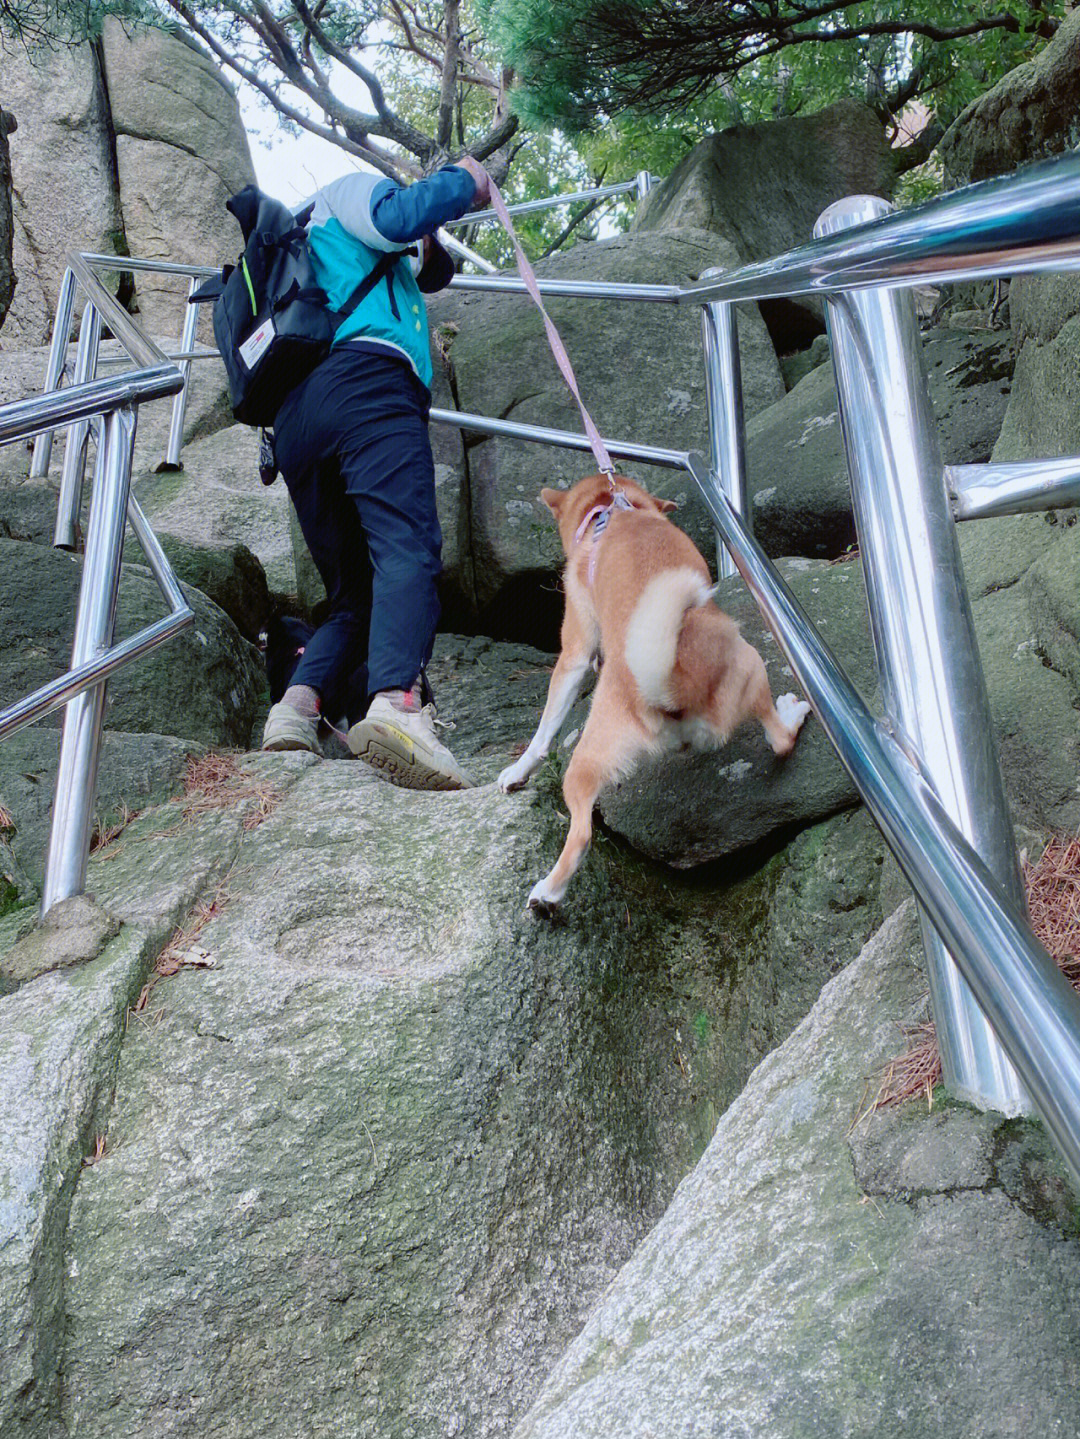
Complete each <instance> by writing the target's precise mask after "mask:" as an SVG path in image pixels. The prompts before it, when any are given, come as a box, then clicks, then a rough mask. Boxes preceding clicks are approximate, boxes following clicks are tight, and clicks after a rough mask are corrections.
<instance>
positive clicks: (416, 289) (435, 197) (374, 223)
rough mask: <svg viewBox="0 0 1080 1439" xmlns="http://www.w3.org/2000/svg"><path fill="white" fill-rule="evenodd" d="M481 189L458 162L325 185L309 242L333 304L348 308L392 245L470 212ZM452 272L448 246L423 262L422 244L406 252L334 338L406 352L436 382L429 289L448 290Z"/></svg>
mask: <svg viewBox="0 0 1080 1439" xmlns="http://www.w3.org/2000/svg"><path fill="white" fill-rule="evenodd" d="M475 194H476V182H475V180H474V179H473V178H472V176H471V175H470V174H469V172H468V171H467V170H462V169H460V168H459V167H458V166H456V165H447V166H446V167H445V169H442V170H439V171H438V172H437V173H436V174H434V175H431V176H429V178H428V179H426V180H418V181H417V182H416V183H415V184H414V185H408V186H401V185H396V184H394V182H393V181H392V180H384V179H382V178H381V177H380V176H378V175H370V174H365V173H363V172H360V171H357V172H356V173H355V174H352V175H343V176H342V177H341V179H339V180H334V181H332V182H331V183H330V184H329V185H326V186H324V187H323V189H321V190H320V191H319V192H318V194H317V195H316V196H315V197H314V203H315V208H314V210H313V211H312V215H311V220H310V221H309V223H308V248H309V250H310V252H311V258H312V262H313V264H314V266H315V275H316V278H317V280H318V283H319V284H320V285H321V286H322V288H323V289H324V290H325V291H326V294H327V297H328V299H329V301H330V305H331V307H332V308H334V309H340V308H341V307H342V306H343V305H344V304H345V302H346V301H347V300H348V298H349V296H350V295H351V294H352V293H353V291H354V290H355V289H356V287H357V285H359V284H360V283H361V281H362V280H363V279H364V278H365V277H366V276H367V275H368V274H370V272H371V271H372V270H373V269H374V268H375V266H376V265H377V264H378V263H379V261H380V260H381V259H382V257H383V255H384V254H385V253H386V252H387V251H393V250H403V249H405V248H406V247H407V246H410V245H412V246H414V247H415V245H416V242H417V241H418V240H421V239H422V238H423V237H424V236H425V235H430V234H431V233H432V231H434V230H436V229H437V228H438V227H439V226H440V225H443V224H445V223H446V222H447V220H456V219H458V218H460V216H462V215H464V213H465V212H466V210H467V209H468V208H469V206H470V205H471V204H472V201H473V197H474V196H475ZM420 253H422V252H420ZM452 274H453V266H452V265H451V264H450V262H449V258H448V256H447V255H446V253H445V251H443V250H441V249H440V250H437V251H436V258H435V260H434V262H432V263H429V264H428V265H427V266H426V267H423V268H421V265H420V261H419V258H418V256H417V252H416V250H415V249H414V252H413V254H412V256H409V255H403V256H402V258H401V259H400V260H398V261H397V263H396V264H395V265H394V267H393V269H392V270H391V272H390V274H389V275H388V276H387V279H386V281H385V282H382V281H380V283H379V284H377V285H376V286H375V288H374V289H373V290H372V291H371V293H370V294H369V295H368V296H367V297H366V298H365V299H364V300H363V301H362V302H361V303H360V305H358V306H357V308H356V310H354V311H353V313H352V314H351V315H350V316H349V317H348V319H346V320H345V321H344V322H343V323H342V324H341V326H340V328H339V329H338V331H337V334H336V335H335V336H334V344H335V345H340V344H341V343H343V342H344V341H346V340H350V341H354V342H357V341H359V342H362V343H363V348H365V349H371V350H374V351H376V352H378V351H385V352H388V353H390V354H395V355H397V356H399V357H401V358H404V359H405V360H407V361H408V363H409V364H410V365H411V366H412V368H413V370H414V371H415V373H416V375H417V378H418V379H420V380H421V381H422V382H423V383H424V384H425V385H427V386H428V387H429V388H430V386H431V353H430V347H429V344H428V327H427V310H426V308H425V306H424V297H423V295H422V294H421V289H423V290H427V291H431V290H437V289H441V288H442V286H443V285H445V284H447V283H448V282H449V279H450V276H451V275H452Z"/></svg>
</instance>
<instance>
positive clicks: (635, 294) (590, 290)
mask: <svg viewBox="0 0 1080 1439" xmlns="http://www.w3.org/2000/svg"><path fill="white" fill-rule="evenodd" d="M537 285H538V286H539V288H540V293H541V295H564V296H566V297H567V298H569V299H575V300H643V301H645V302H646V303H647V304H654V305H655V304H659V305H677V304H678V303H679V301H680V299H681V298H682V296H683V295H684V294H685V291H683V290H682V289H680V287H679V286H678V285H630V284H625V285H616V284H609V283H607V282H606V281H601V280H538V281H537ZM449 288H450V289H452V290H484V291H486V292H487V293H489V294H493V295H527V294H528V293H529V292H528V290H526V288H525V281H524V280H519V279H517V278H516V277H515V276H513V275H455V276H454V278H453V279H452V280H451V281H450V286H449Z"/></svg>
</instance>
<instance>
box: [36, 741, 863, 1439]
mask: <svg viewBox="0 0 1080 1439" xmlns="http://www.w3.org/2000/svg"><path fill="white" fill-rule="evenodd" d="M554 802H555V795H554V792H553V785H552V782H551V780H550V779H548V780H546V781H542V783H541V785H540V788H539V789H538V790H537V791H535V792H534V793H533V794H532V795H531V796H522V795H518V796H504V795H502V794H500V793H499V792H498V791H497V790H496V789H495V788H494V786H491V785H488V786H485V787H484V788H482V789H479V790H474V791H470V792H466V793H464V794H459V795H451V796H446V795H416V794H409V793H407V792H402V791H397V790H394V789H392V788H390V787H389V786H387V785H385V784H383V783H382V782H380V781H379V780H378V779H376V778H375V777H373V776H372V775H371V774H370V773H369V772H368V771H367V770H366V769H365V768H364V767H362V766H360V765H336V764H314V765H313V766H312V767H310V768H309V769H308V770H306V771H305V773H304V775H303V777H302V778H301V779H300V780H299V781H298V782H297V783H296V784H295V785H294V786H293V788H292V789H291V790H290V791H289V794H288V796H287V797H286V799H285V800H284V802H283V803H282V804H281V805H280V807H279V808H278V809H276V810H275V812H274V813H273V814H272V815H271V817H270V818H269V819H267V820H266V821H265V822H264V823H263V824H262V825H261V826H260V827H259V828H258V829H257V830H256V831H254V833H253V834H252V835H251V836H250V837H249V838H248V839H247V840H246V841H245V842H244V845H243V847H242V849H241V851H240V855H239V858H238V860H237V862H236V863H235V864H234V866H233V869H232V872H231V874H230V877H229V882H228V893H229V896H230V898H229V902H228V904H227V905H226V906H225V908H224V909H223V910H222V912H221V914H220V915H219V916H218V917H217V918H214V919H213V920H212V921H211V922H210V923H209V924H207V925H206V926H205V928H204V929H203V930H202V931H201V933H200V936H199V944H200V946H203V947H205V949H206V950H208V951H209V953H210V956H211V961H212V968H208V969H201V970H198V971H195V970H190V971H182V972H181V973H180V974H179V975H177V976H176V977H175V978H173V979H170V980H168V981H166V982H163V983H162V984H160V985H159V986H158V988H157V989H156V990H155V992H154V1000H153V1004H154V1007H155V1009H156V1008H157V1007H158V1006H160V1007H161V1009H162V1011H163V1012H162V1017H161V1020H160V1023H155V1024H153V1025H149V1026H137V1027H135V1028H133V1029H132V1030H131V1031H130V1032H129V1034H128V1038H127V1041H126V1043H125V1046H124V1050H123V1055H122V1059H121V1069H120V1075H119V1080H118V1085H117V1091H116V1103H115V1107H114V1109H113V1111H112V1115H111V1117H110V1121H109V1152H108V1154H107V1156H106V1158H105V1159H103V1160H102V1161H101V1162H100V1163H99V1164H97V1165H95V1166H94V1167H93V1168H92V1169H90V1170H88V1171H86V1173H85V1174H84V1175H83V1177H82V1180H81V1182H80V1184H79V1186H78V1190H77V1194H76V1199H75V1206H74V1210H73V1215H72V1225H71V1232H70V1244H69V1273H68V1282H67V1288H66V1303H67V1316H68V1319H67V1327H66V1336H67V1345H66V1349H65V1353H64V1356H63V1374H64V1389H63V1393H64V1399H63V1411H62V1413H63V1420H64V1423H65V1424H66V1426H67V1429H68V1431H69V1432H71V1433H74V1432H83V1431H86V1432H93V1433H95V1434H98V1435H101V1436H102V1439H104V1436H106V1435H110V1434H116V1435H121V1434H129V1433H132V1432H152V1433H157V1434H161V1435H186V1434H190V1435H195V1434H200V1435H201V1434H205V1433H207V1432H220V1433H222V1434H226V1433H232V1432H236V1433H239V1432H241V1431H246V1432H251V1431H257V1432H259V1433H260V1434H263V1435H267V1436H272V1435H275V1434H280V1435H282V1436H292V1435H295V1434H296V1433H297V1432H305V1433H323V1432H326V1433H330V1432H334V1433H340V1434H348V1435H364V1436H369V1435H370V1436H373V1439H374V1436H376V1435H377V1436H379V1439H393V1436H399V1435H400V1436H402V1439H404V1436H406V1435H414V1436H431V1439H435V1436H436V1435H438V1436H441V1435H444V1434H445V1433H446V1432H447V1431H448V1428H449V1429H450V1431H451V1432H457V1433H461V1434H465V1433H468V1434H476V1435H484V1436H486V1435H505V1434H507V1433H508V1432H509V1429H510V1427H511V1426H512V1423H513V1422H514V1420H515V1418H516V1417H518V1416H519V1415H520V1414H521V1413H522V1412H523V1410H524V1409H525V1407H526V1406H527V1404H528V1402H529V1400H530V1399H531V1398H532V1396H533V1395H534V1393H535V1391H536V1389H537V1387H538V1385H539V1382H540V1380H541V1378H542V1375H543V1373H544V1372H545V1371H546V1369H547V1368H548V1367H550V1365H551V1364H552V1363H553V1362H554V1360H555V1359H556V1357H557V1355H558V1354H559V1353H560V1352H561V1350H562V1348H563V1347H564V1346H565V1344H566V1343H567V1342H568V1341H569V1339H570V1338H571V1336H572V1335H573V1333H574V1332H575V1331H576V1329H577V1328H578V1326H579V1324H580V1322H581V1320H582V1318H583V1317H584V1313H585V1311H586V1309H587V1307H588V1305H589V1304H590V1303H591V1302H592V1300H593V1299H594V1297H595V1296H596V1295H597V1294H598V1293H599V1292H600V1291H601V1290H602V1289H603V1287H604V1285H605V1284H606V1283H607V1282H608V1280H609V1279H610V1278H611V1277H612V1276H613V1275H614V1273H615V1272H616V1271H617V1269H618V1268H619V1266H620V1265H621V1264H622V1263H623V1262H624V1260H625V1259H626V1258H627V1257H628V1256H629V1254H630V1253H631V1252H632V1250H633V1248H634V1246H635V1244H636V1243H637V1242H638V1241H639V1240H640V1238H641V1237H642V1236H643V1234H644V1233H645V1232H646V1231H647V1230H648V1228H649V1227H650V1226H651V1225H652V1224H653V1223H654V1222H655V1221H656V1220H657V1219H658V1218H659V1216H660V1214H661V1213H662V1211H663V1208H664V1206H665V1204H666V1203H667V1201H668V1199H669V1197H670V1195H671V1193H672V1191H673V1190H674V1187H675V1185H676V1183H677V1182H678V1180H679V1179H680V1178H681V1177H682V1175H683V1174H685V1173H686V1171H687V1170H688V1169H689V1168H690V1167H691V1166H692V1164H693V1163H694V1161H695V1160H696V1159H697V1157H698V1155H699V1154H700V1153H701V1152H702V1151H703V1149H704V1148H705V1146H706V1144H707V1143H708V1140H709V1136H710V1134H711V1132H712V1128H713V1126H714V1124H715V1122H716V1117H717V1114H718V1113H719V1111H720V1109H721V1108H722V1107H723V1105H724V1104H725V1103H726V1102H727V1101H728V1099H729V1098H731V1097H733V1096H734V1094H735V1093H737V1091H738V1089H739V1088H740V1086H741V1085H742V1083H743V1082H744V1080H745V1077H746V1074H747V1073H748V1071H749V1069H750V1068H751V1067H752V1065H753V1064H754V1063H755V1062H756V1061H757V1060H758V1059H759V1058H760V1057H761V1056H762V1055H763V1054H764V1053H766V1052H767V1051H768V1050H769V1049H770V1048H771V1047H772V1046H773V1045H774V1044H775V1043H776V1042H777V1041H778V1039H779V1038H781V1037H782V1035H783V1034H784V1033H786V1032H787V1031H788V1030H789V1029H790V1028H791V1026H792V1025H793V1024H795V1023H796V1022H797V1021H798V1018H799V1016H800V1015H801V1014H802V1013H804V1012H805V1010H806V1008H807V1007H808V1006H809V1005H810V1004H811V1003H812V1002H813V999H814V996H815V995H816V993H817V991H818V989H819V987H820V985H821V983H822V982H823V981H824V979H825V978H826V976H827V974H828V973H829V972H831V970H832V969H833V968H834V967H835V966H837V965H842V964H843V963H844V962H845V960H846V959H847V958H849V957H850V956H851V955H852V954H853V953H854V952H855V951H856V950H857V948H858V946H859V945H860V944H861V943H862V941H863V939H864V938H865V935H866V934H867V933H869V932H870V931H871V930H872V929H873V927H874V925H875V924H876V923H877V921H878V918H879V909H878V901H877V889H876V886H877V875H878V873H879V871H880V865H879V864H878V862H877V861H876V860H875V859H874V857H873V853H872V851H873V845H872V844H871V845H870V846H869V848H868V850H867V859H866V860H865V862H863V868H862V870H861V871H860V872H861V874H862V876H863V880H864V883H863V885H862V888H861V892H860V895H859V896H858V897H857V899H855V898H852V896H848V897H847V898H845V897H844V890H845V886H853V885H854V879H853V876H854V872H855V869H854V866H853V863H852V858H851V855H852V845H854V846H855V848H856V849H858V850H859V852H860V854H861V853H863V842H864V841H865V835H863V836H862V838H861V839H859V838H858V837H857V836H856V833H855V831H854V830H853V829H850V828H849V826H850V824H851V823H852V821H847V820H844V821H840V822H839V824H840V826H841V828H839V829H837V830H835V831H829V832H827V833H822V834H818V835H808V836H806V837H805V839H804V840H803V841H801V842H800V845H801V848H799V850H798V852H797V853H796V852H795V851H793V852H792V857H791V859H790V862H785V861H784V860H783V859H780V858H778V859H776V860H775V861H774V862H773V863H772V864H770V865H769V866H767V867H766V868H765V869H764V870H763V871H760V872H756V873H753V874H749V875H747V877H746V878H745V879H744V880H742V881H740V882H739V883H738V884H737V885H735V886H734V887H733V888H731V889H728V890H726V891H724V890H718V889H717V887H716V885H715V883H710V884H704V885H699V884H688V883H686V882H684V881H680V880H677V879H675V878H674V877H671V876H665V875H664V874H663V873H661V872H658V871H656V870H654V869H653V867H652V866H650V865H648V864H643V863H642V862H641V861H639V860H636V859H635V858H634V857H633V856H631V855H628V854H627V853H626V852H625V851H623V850H622V849H621V848H620V847H619V846H616V845H614V844H612V843H611V842H610V841H603V840H602V841H601V842H600V843H598V845H597V847H596V849H595V851H594V853H593V855H592V856H591V857H590V860H589V862H588V865H587V866H586V868H585V870H584V871H583V872H582V874H581V876H580V884H579V886H578V887H577V888H576V889H575V891H574V894H573V902H572V904H570V905H569V906H568V909H567V913H566V916H565V919H564V921H563V922H562V923H559V924H555V925H547V924H537V923H536V922H535V921H534V920H533V919H532V918H531V917H528V916H527V915H526V914H525V913H524V898H525V895H526V894H527V892H528V888H529V886H530V885H531V883H532V880H533V879H534V878H535V876H536V875H537V873H539V872H540V870H541V868H546V867H547V866H548V865H549V864H550V861H551V858H552V857H553V855H554V852H555V850H556V848H557V847H558V844H559V842H560V833H559V831H560V829H561V823H560V821H559V819H558V816H557V814H556V813H555V810H554ZM152 822H153V821H152V819H151V817H149V816H148V817H147V820H146V821H145V823H146V824H152ZM140 823H143V822H140ZM158 828H161V826H160V824H159V825H158ZM136 839H137V833H136V834H135V835H133V836H132V839H131V841H130V842H128V843H127V844H126V848H122V849H121V852H120V853H119V854H118V855H117V857H116V859H115V860H114V861H112V862H111V863H110V864H109V865H108V866H104V867H103V870H107V872H108V878H109V884H110V886H111V890H112V895H113V898H112V900H111V901H110V903H111V905H112V906H113V907H114V908H115V907H116V905H117V904H118V903H120V902H121V901H120V896H121V895H123V894H132V895H133V891H134V888H135V886H136V885H137V883H138V876H139V874H140V873H145V866H144V864H143V862H142V860H141V859H140V857H139V854H138V849H137V845H136V843H135V840H136ZM155 843H156V844H159V845H160V844H161V843H162V841H160V840H159V841H155ZM827 890H829V891H832V892H835V894H836V896H837V904H836V906H835V907H834V909H833V911H832V912H833V913H835V914H840V913H843V914H844V915H847V916H853V917H854V926H853V927H852V926H851V925H848V927H847V928H843V929H842V928H841V926H839V925H838V926H836V927H834V932H833V933H832V935H831V943H829V942H827V943H824V944H822V943H821V942H820V940H821V938H822V936H823V934H824V931H822V930H821V929H820V928H819V927H817V926H818V919H817V913H816V912H817V907H818V902H819V901H821V903H823V904H825V905H826V909H828V908H829V906H828V904H827V902H826V901H825V899H824V894H825V892H826V891H827ZM124 902H125V903H130V901H124ZM844 923H845V924H847V921H846V920H845V921H844Z"/></svg>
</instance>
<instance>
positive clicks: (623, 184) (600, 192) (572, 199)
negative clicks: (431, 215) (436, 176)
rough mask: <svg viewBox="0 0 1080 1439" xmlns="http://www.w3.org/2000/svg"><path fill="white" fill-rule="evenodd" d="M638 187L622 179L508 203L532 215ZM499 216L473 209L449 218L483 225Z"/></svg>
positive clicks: (456, 222) (515, 210)
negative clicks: (513, 203)
mask: <svg viewBox="0 0 1080 1439" xmlns="http://www.w3.org/2000/svg"><path fill="white" fill-rule="evenodd" d="M637 189H638V181H637V180H636V179H634V180H620V181H618V182H616V183H614V184H611V185H597V186H596V187H595V189H592V190H573V191H570V192H568V193H567V194H565V195H548V196H547V197H546V198H545V199H543V200H522V201H520V202H519V203H518V204H516V205H507V207H506V208H507V210H508V211H509V213H510V214H511V215H532V214H534V213H535V212H536V211H538V210H554V209H556V208H557V207H558V206H559V205H576V204H578V203H579V201H582V200H606V199H607V198H608V197H609V196H611V195H627V194H629V193H630V191H631V190H637ZM498 218H499V217H498V215H497V214H496V213H495V211H494V210H473V211H472V212H471V213H470V214H468V215H462V216H461V217H460V218H459V219H457V220H447V222H446V224H447V226H448V227H449V226H450V225H482V224H484V223H485V222H486V221H488V220H497V219H498Z"/></svg>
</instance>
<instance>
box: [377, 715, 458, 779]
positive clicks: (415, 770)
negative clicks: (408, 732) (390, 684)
mask: <svg viewBox="0 0 1080 1439" xmlns="http://www.w3.org/2000/svg"><path fill="white" fill-rule="evenodd" d="M363 728H364V726H363V722H361V724H359V725H354V726H353V728H352V729H351V730H350V731H349V748H350V749H351V750H352V752H353V754H354V755H355V756H356V758H357V759H362V760H363V761H364V763H365V764H369V765H371V767H372V769H377V770H378V771H379V773H380V774H383V775H385V776H386V778H387V779H388V780H389V781H390V783H391V784H396V785H398V786H399V788H401V789H421V790H460V789H468V788H469V786H468V785H464V784H462V782H461V781H460V780H459V779H455V778H454V776H453V775H449V774H444V773H443V771H442V770H438V769H434V768H433V767H432V766H430V765H426V764H424V763H423V761H422V760H418V759H416V758H415V757H413V758H410V757H409V756H407V755H405V754H403V753H402V752H401V750H400V749H399V748H398V747H397V746H396V744H395V741H394V738H393V736H392V735H387V734H384V733H383V732H382V731H381V729H380V728H378V727H376V726H372V727H371V728H370V729H369V730H367V732H366V733H358V731H361V730H363Z"/></svg>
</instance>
